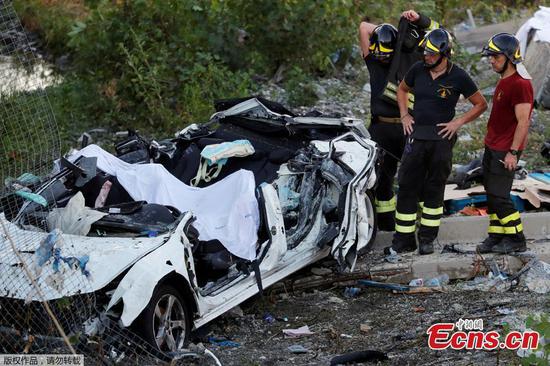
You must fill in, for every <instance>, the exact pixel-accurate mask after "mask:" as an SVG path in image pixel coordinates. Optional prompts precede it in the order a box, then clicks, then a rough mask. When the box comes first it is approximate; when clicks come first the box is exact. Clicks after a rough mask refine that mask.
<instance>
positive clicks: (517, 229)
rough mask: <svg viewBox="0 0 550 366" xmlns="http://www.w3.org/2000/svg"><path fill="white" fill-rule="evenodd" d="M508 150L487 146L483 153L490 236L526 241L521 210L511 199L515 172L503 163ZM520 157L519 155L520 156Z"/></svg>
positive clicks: (484, 184)
mask: <svg viewBox="0 0 550 366" xmlns="http://www.w3.org/2000/svg"><path fill="white" fill-rule="evenodd" d="M506 154H507V152H506V151H496V150H492V149H489V148H488V147H485V153H484V154H483V186H484V187H485V192H487V206H488V210H487V213H488V214H489V220H490V221H489V229H488V233H489V236H493V237H495V238H504V237H505V236H507V237H508V238H510V239H512V240H513V241H519V242H525V236H524V234H523V224H522V223H521V218H520V215H519V212H518V211H517V210H516V208H515V206H514V203H513V202H512V200H511V199H510V191H511V190H512V182H513V180H514V174H515V172H513V171H510V170H508V169H506V168H505V167H504V164H503V163H502V162H503V161H504V157H505V156H506ZM518 159H519V156H518Z"/></svg>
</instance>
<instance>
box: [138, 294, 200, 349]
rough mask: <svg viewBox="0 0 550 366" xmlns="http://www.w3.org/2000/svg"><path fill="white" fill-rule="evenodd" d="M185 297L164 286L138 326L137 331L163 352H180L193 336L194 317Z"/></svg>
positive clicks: (143, 314)
mask: <svg viewBox="0 0 550 366" xmlns="http://www.w3.org/2000/svg"><path fill="white" fill-rule="evenodd" d="M189 316H190V315H189V311H188V308H187V306H186V303H185V301H184V300H183V297H182V296H181V293H180V292H179V291H178V290H176V289H175V288H174V287H172V286H170V285H164V284H161V285H159V286H157V287H156V288H155V291H154V292H153V296H152V297H151V300H150V301H149V304H147V307H145V309H143V311H142V313H141V314H140V315H139V317H138V318H137V319H136V321H135V322H134V328H135V330H136V331H137V332H138V333H140V334H141V335H142V337H143V338H144V339H145V340H146V341H147V342H148V343H149V344H151V345H152V346H154V347H156V348H158V349H159V350H161V351H163V352H174V351H179V350H181V349H182V348H183V347H184V344H185V342H186V340H187V339H188V337H189V332H190V326H191V322H190V317H189Z"/></svg>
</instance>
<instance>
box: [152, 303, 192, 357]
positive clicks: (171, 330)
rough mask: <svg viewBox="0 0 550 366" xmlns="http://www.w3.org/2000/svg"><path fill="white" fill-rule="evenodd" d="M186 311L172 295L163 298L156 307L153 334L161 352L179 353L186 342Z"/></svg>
mask: <svg viewBox="0 0 550 366" xmlns="http://www.w3.org/2000/svg"><path fill="white" fill-rule="evenodd" d="M185 327H186V325H185V311H184V310H183V305H182V303H181V302H180V300H179V299H178V298H177V297H176V296H174V295H171V294H166V295H164V296H162V297H161V298H160V299H159V300H158V301H157V303H156V305H155V312H154V314H153V332H154V337H155V341H156V343H157V347H158V348H159V349H160V350H161V351H171V352H173V351H177V350H180V349H182V348H183V342H184V341H185V330H186V329H185Z"/></svg>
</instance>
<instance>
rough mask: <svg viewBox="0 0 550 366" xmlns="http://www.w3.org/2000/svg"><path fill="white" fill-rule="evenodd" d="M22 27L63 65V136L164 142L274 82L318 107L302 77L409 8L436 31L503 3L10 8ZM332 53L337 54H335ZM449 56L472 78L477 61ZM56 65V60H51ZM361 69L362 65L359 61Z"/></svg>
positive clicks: (283, 1) (81, 0)
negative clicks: (469, 12) (366, 29)
mask: <svg viewBox="0 0 550 366" xmlns="http://www.w3.org/2000/svg"><path fill="white" fill-rule="evenodd" d="M14 3H15V5H16V10H17V12H18V14H19V15H20V17H21V19H22V22H23V24H24V26H25V27H26V28H27V29H28V30H30V31H32V32H34V33H37V34H39V35H40V36H41V37H42V39H43V45H44V48H45V49H44V50H43V52H44V54H45V56H46V58H48V59H50V61H52V62H53V63H56V64H57V65H61V66H62V67H60V68H59V70H57V71H58V76H59V80H60V82H59V83H56V84H55V85H54V86H51V87H49V90H48V95H49V98H50V101H51V103H52V106H53V109H54V113H55V116H56V119H57V122H58V126H59V129H60V133H61V137H62V139H65V138H69V137H70V136H73V135H74V134H75V133H76V132H77V131H78V132H81V131H82V130H85V129H86V128H90V127H107V128H111V129H125V128H129V127H130V128H134V129H139V130H141V131H142V132H144V133H150V132H154V133H155V135H166V134H171V133H173V132H174V131H175V130H177V129H180V128H182V127H183V126H185V125H186V124H188V123H191V122H196V121H204V120H206V119H208V117H209V116H210V115H211V113H212V112H213V108H212V101H213V100H215V99H219V98H230V97H237V96H239V97H240V96H243V95H247V94H255V93H257V92H258V89H259V87H260V85H258V83H257V80H262V81H265V80H274V81H275V82H278V83H281V85H282V86H283V87H284V88H285V89H286V90H287V96H288V102H289V104H290V105H291V106H298V105H310V104H313V103H314V102H315V101H316V98H317V96H316V94H315V86H314V85H313V83H312V80H313V79H314V78H317V77H323V76H330V75H332V74H333V73H339V72H340V69H341V68H342V67H343V66H345V64H346V61H347V60H349V59H350V55H351V54H352V53H353V51H352V50H353V48H354V47H356V44H357V25H358V23H359V21H360V19H362V18H363V17H365V16H367V17H368V18H369V19H370V20H371V21H372V22H391V23H394V24H396V23H397V21H398V18H399V16H400V14H401V12H402V11H403V10H405V9H409V8H414V9H416V10H417V11H419V12H422V13H424V14H426V15H428V16H430V17H432V18H433V19H436V20H439V21H440V22H441V23H442V24H446V25H453V24H456V23H458V22H460V21H462V20H463V19H464V18H466V11H465V9H466V8H472V9H473V11H474V13H475V14H476V15H477V16H478V18H479V17H481V18H483V19H486V20H487V21H493V20H501V19H507V18H510V17H512V16H515V15H516V14H518V11H517V10H515V9H517V8H520V7H532V6H534V5H535V4H536V3H537V2H536V1H534V2H533V1H525V2H522V3H521V4H520V7H516V6H510V5H515V4H511V3H508V2H506V1H500V2H494V3H491V4H488V3H483V2H476V1H473V0H462V1H460V0H446V1H442V0H435V1H405V0H397V1H393V2H391V3H388V2H381V1H373V0H369V1H357V0H324V1H298V0H280V1H267V0H260V1H249V0H187V1H181V0H166V1H152V0H116V1H113V0H14ZM335 55H336V57H335ZM456 59H457V61H458V62H459V63H461V64H463V65H464V66H466V67H467V68H469V69H471V71H473V72H475V71H476V69H475V65H476V62H477V58H473V57H471V56H469V55H468V54H467V53H465V52H463V51H462V50H460V49H459V50H458V52H457V55H456ZM60 61H63V62H60ZM359 61H360V60H359Z"/></svg>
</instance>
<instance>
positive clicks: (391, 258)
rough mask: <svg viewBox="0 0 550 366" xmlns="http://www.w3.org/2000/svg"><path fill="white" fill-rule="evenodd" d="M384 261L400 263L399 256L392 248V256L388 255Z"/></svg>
mask: <svg viewBox="0 0 550 366" xmlns="http://www.w3.org/2000/svg"><path fill="white" fill-rule="evenodd" d="M384 259H385V260H386V261H387V262H390V263H397V262H399V255H398V254H397V252H396V251H395V250H393V248H390V254H388V255H387V256H386V258H384Z"/></svg>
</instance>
